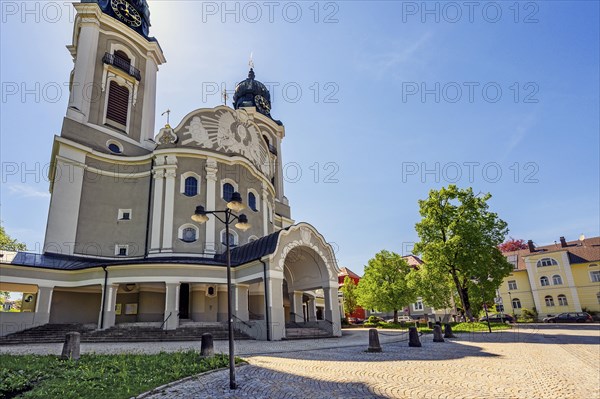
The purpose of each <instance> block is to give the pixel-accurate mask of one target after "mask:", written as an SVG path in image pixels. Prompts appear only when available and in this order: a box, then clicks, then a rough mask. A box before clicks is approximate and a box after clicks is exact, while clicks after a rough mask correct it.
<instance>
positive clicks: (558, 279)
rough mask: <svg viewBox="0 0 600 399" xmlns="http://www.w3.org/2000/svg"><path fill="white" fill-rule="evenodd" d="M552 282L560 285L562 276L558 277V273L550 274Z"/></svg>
mask: <svg viewBox="0 0 600 399" xmlns="http://www.w3.org/2000/svg"><path fill="white" fill-rule="evenodd" d="M552 284H554V285H562V277H560V276H559V275H558V274H555V275H554V276H552Z"/></svg>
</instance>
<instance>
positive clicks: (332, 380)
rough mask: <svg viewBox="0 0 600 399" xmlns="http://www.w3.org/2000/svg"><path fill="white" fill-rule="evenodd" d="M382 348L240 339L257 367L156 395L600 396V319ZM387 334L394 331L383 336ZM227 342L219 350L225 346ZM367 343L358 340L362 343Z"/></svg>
mask: <svg viewBox="0 0 600 399" xmlns="http://www.w3.org/2000/svg"><path fill="white" fill-rule="evenodd" d="M381 333H382V335H381V336H380V338H381V341H382V346H383V349H384V352H383V353H366V352H364V350H365V349H366V346H367V331H366V330H351V331H345V336H344V337H342V338H336V339H322V340H316V341H288V342H275V343H267V342H255V341H246V342H242V341H240V342H237V347H236V354H238V355H240V356H243V357H244V358H246V359H247V360H248V362H249V365H246V366H242V367H239V368H237V371H236V376H237V381H238V384H239V386H240V387H239V389H237V390H235V391H230V390H229V389H228V386H229V383H228V378H229V374H228V371H227V370H225V371H219V372H215V373H211V374H208V375H205V376H200V377H194V378H192V379H190V380H188V381H185V382H182V383H178V384H175V385H173V386H171V387H170V388H167V389H165V390H163V391H161V392H155V393H153V394H152V395H150V396H148V397H150V398H153V399H156V398H258V399H260V398H265V399H266V398H342V397H343V398H411V399H412V398H502V399H505V398H544V399H545V398H582V399H589V398H599V397H600V378H599V373H600V326H599V325H562V326H561V325H558V326H557V325H529V326H525V327H523V326H519V327H518V328H516V329H514V330H511V331H509V332H494V333H493V334H486V333H476V334H461V335H460V336H459V338H457V339H452V340H446V342H444V343H433V342H432V340H431V335H426V336H423V337H422V343H423V347H422V348H409V347H408V344H407V342H406V341H405V340H404V339H405V336H404V335H400V334H398V333H397V332H391V331H390V332H388V331H382V332H381ZM383 334H385V335H383ZM137 345H138V344H118V345H115V344H87V345H86V344H82V351H84V352H89V351H95V352H104V353H106V352H118V351H123V350H127V351H130V350H139V351H143V352H155V351H159V350H177V349H183V348H198V345H199V343H172V342H169V343H160V344H154V343H153V344H152V345H148V344H140V346H137ZM226 345H227V343H226V342H223V341H221V342H216V350H217V351H222V352H226V351H227V348H226ZM356 345H358V346H356ZM18 348H19V347H0V353H1V352H11V353H15V352H18V353H24V352H27V353H48V352H51V353H59V351H60V345H58V350H55V349H54V348H52V347H51V346H50V347H48V346H47V348H46V349H42V348H41V347H39V346H35V345H31V346H27V347H20V349H18Z"/></svg>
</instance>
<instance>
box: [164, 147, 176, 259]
mask: <svg viewBox="0 0 600 399" xmlns="http://www.w3.org/2000/svg"><path fill="white" fill-rule="evenodd" d="M164 170H165V204H164V216H163V233H162V250H161V252H172V251H173V229H174V225H173V220H174V217H175V178H176V177H177V157H176V156H175V155H167V156H166V157H165V165H164Z"/></svg>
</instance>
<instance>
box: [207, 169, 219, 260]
mask: <svg viewBox="0 0 600 399" xmlns="http://www.w3.org/2000/svg"><path fill="white" fill-rule="evenodd" d="M205 169H206V209H207V210H214V209H215V207H216V198H217V197H216V196H217V171H218V169H217V161H215V160H214V159H213V158H208V159H207V160H206V168H205ZM205 224H206V239H205V240H206V241H205V243H204V252H205V253H206V254H215V253H216V249H215V228H216V227H215V218H214V217H210V218H208V221H207V222H206V223H205Z"/></svg>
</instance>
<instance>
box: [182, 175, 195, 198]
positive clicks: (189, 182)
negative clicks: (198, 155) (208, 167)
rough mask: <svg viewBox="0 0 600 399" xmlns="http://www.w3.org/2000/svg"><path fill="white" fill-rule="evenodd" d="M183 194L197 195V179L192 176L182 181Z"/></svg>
mask: <svg viewBox="0 0 600 399" xmlns="http://www.w3.org/2000/svg"><path fill="white" fill-rule="evenodd" d="M183 194H184V195H187V196H188V197H193V196H195V195H198V179H196V178H195V177H193V176H189V177H186V178H185V181H184V183H183Z"/></svg>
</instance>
